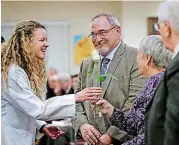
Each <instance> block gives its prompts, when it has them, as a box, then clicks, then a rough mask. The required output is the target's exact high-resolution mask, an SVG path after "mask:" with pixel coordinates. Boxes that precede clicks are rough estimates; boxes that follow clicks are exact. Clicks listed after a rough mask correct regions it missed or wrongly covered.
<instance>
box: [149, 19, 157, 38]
mask: <svg viewBox="0 0 179 145" xmlns="http://www.w3.org/2000/svg"><path fill="white" fill-rule="evenodd" d="M157 22H158V17H149V18H148V20H147V25H148V35H158V34H159V32H158V31H156V30H155V28H154V24H155V23H157Z"/></svg>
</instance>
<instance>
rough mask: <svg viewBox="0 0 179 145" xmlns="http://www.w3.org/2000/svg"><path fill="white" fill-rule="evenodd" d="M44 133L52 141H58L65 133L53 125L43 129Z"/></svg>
mask: <svg viewBox="0 0 179 145" xmlns="http://www.w3.org/2000/svg"><path fill="white" fill-rule="evenodd" d="M43 132H44V133H45V134H46V135H47V136H49V137H51V138H52V139H57V138H58V137H59V136H60V135H62V134H64V133H65V132H63V131H60V128H59V127H58V126H54V125H51V124H47V125H45V126H44V128H43Z"/></svg>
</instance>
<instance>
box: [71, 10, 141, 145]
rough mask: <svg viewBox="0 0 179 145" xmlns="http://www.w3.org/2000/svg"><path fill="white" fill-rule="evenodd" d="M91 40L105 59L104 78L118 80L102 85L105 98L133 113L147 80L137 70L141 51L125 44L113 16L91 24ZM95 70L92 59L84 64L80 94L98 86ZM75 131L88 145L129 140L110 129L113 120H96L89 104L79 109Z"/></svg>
mask: <svg viewBox="0 0 179 145" xmlns="http://www.w3.org/2000/svg"><path fill="white" fill-rule="evenodd" d="M89 37H90V38H91V39H92V42H93V44H94V46H95V48H96V49H97V50H98V52H99V54H100V57H101V74H105V73H108V74H111V75H113V76H115V77H116V78H117V79H118V80H115V79H112V78H111V77H108V76H107V77H106V79H105V81H104V82H103V83H102V85H101V87H102V91H103V94H102V96H101V97H102V98H105V99H106V100H108V101H109V102H110V103H111V104H112V105H113V106H114V107H117V108H119V109H122V110H123V111H124V112H125V113H126V112H128V111H129V108H130V107H131V104H132V102H133V100H134V98H135V97H136V95H137V94H138V93H139V91H140V90H141V88H142V86H143V83H144V78H142V77H141V76H140V75H139V74H138V68H137V66H136V56H137V49H136V48H133V47H130V46H127V45H126V44H125V43H124V42H123V41H122V40H121V27H120V23H119V21H118V20H117V18H116V17H114V16H112V15H110V14H104V13H103V14H99V15H97V16H95V17H94V18H93V19H92V21H91V33H90V35H89ZM93 67H94V62H93V60H92V57H89V58H87V59H85V60H84V61H83V62H82V64H81V69H80V73H79V78H78V83H77V88H76V90H77V92H78V91H80V90H82V89H84V88H86V87H89V86H94V84H93V81H92V80H94V78H93V77H94V76H93V75H92V76H89V75H88V72H89V70H92V69H93ZM74 128H75V131H76V132H78V131H80V132H81V135H82V137H83V139H84V140H85V141H86V142H87V143H88V144H106V145H107V144H117V145H119V144H120V143H121V142H123V141H124V140H125V139H126V136H127V133H126V132H124V131H121V130H119V129H118V128H117V127H115V126H111V125H110V121H109V118H108V117H107V116H102V117H98V118H94V115H93V111H92V108H91V104H90V102H89V101H86V102H85V103H78V104H77V105H76V117H75V123H74Z"/></svg>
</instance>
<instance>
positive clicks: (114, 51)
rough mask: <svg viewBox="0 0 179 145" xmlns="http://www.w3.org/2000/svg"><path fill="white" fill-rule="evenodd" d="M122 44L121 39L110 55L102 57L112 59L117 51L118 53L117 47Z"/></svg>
mask: <svg viewBox="0 0 179 145" xmlns="http://www.w3.org/2000/svg"><path fill="white" fill-rule="evenodd" d="M120 44H121V41H120V42H119V43H118V45H117V46H116V47H115V48H114V49H113V50H112V51H111V52H110V53H109V54H108V55H106V56H102V55H101V59H103V58H104V57H106V58H109V59H110V60H112V59H113V57H114V55H115V53H116V51H117V49H118V48H119V46H120Z"/></svg>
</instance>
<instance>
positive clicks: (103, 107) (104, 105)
mask: <svg viewBox="0 0 179 145" xmlns="http://www.w3.org/2000/svg"><path fill="white" fill-rule="evenodd" d="M96 105H99V111H100V112H102V113H103V114H107V115H109V116H112V113H113V111H114V107H113V106H112V105H111V104H110V103H109V102H108V101H106V100H104V99H100V100H99V101H98V102H97V103H96Z"/></svg>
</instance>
